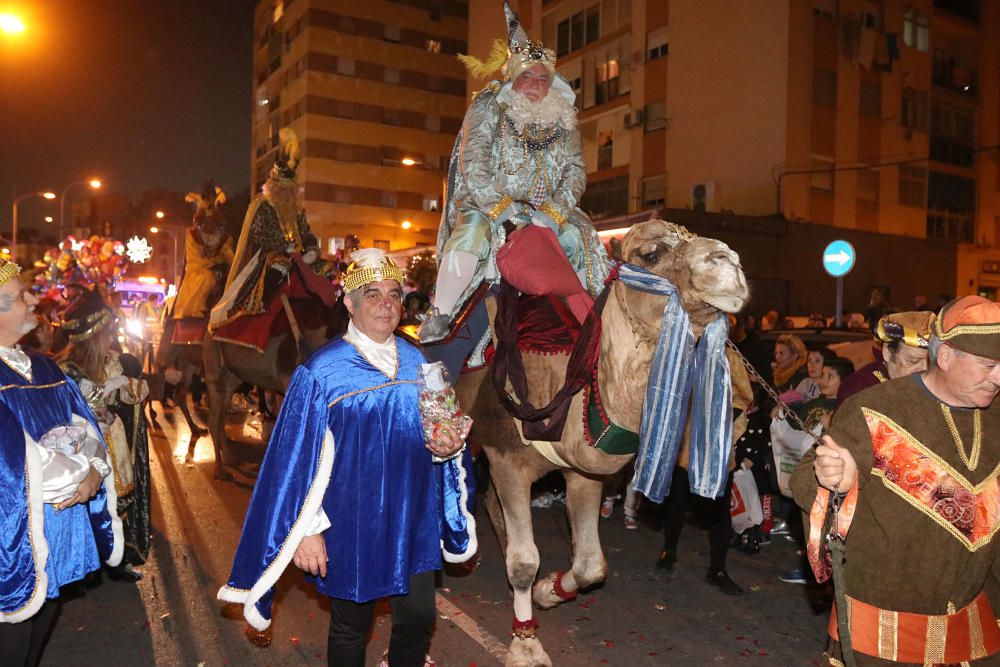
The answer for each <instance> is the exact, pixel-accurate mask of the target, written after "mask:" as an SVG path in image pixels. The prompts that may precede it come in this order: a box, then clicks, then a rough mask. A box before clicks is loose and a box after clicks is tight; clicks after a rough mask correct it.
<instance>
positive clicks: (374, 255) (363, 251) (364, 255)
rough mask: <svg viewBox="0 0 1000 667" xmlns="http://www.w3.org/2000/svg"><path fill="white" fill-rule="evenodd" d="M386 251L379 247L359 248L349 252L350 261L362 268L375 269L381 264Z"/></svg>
mask: <svg viewBox="0 0 1000 667" xmlns="http://www.w3.org/2000/svg"><path fill="white" fill-rule="evenodd" d="M385 257H386V253H385V250H382V249H381V248H360V249H359V250H355V251H354V252H352V253H351V261H352V262H354V265H355V266H357V267H359V268H362V269H375V268H378V267H380V266H382V262H384V261H385Z"/></svg>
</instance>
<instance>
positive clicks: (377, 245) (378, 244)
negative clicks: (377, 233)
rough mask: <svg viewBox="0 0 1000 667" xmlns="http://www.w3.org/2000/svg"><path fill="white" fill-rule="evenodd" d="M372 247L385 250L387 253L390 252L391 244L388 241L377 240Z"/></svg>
mask: <svg viewBox="0 0 1000 667" xmlns="http://www.w3.org/2000/svg"><path fill="white" fill-rule="evenodd" d="M372 247H373V248H378V249H379V250H385V251H386V252H388V251H389V242H388V241H386V240H385V239H375V240H374V241H372Z"/></svg>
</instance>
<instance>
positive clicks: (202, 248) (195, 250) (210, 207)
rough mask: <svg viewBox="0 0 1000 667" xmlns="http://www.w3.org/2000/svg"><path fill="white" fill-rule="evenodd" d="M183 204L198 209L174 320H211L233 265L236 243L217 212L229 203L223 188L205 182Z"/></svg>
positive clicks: (188, 239) (189, 236) (187, 237)
mask: <svg viewBox="0 0 1000 667" xmlns="http://www.w3.org/2000/svg"><path fill="white" fill-rule="evenodd" d="M184 200H185V201H188V202H194V203H195V205H196V206H197V209H196V210H195V213H194V219H193V220H192V224H191V227H190V228H189V229H188V231H187V234H185V239H184V277H183V278H182V280H181V285H180V289H179V290H178V291H177V299H176V300H175V302H174V309H173V319H175V320H183V319H188V318H205V317H208V313H209V310H211V308H212V305H213V301H214V300H213V292H215V291H216V289H218V288H219V287H220V283H222V281H223V280H224V276H225V275H226V273H223V272H228V271H229V266H230V265H231V264H232V263H233V239H232V237H231V236H230V235H229V234H227V233H226V225H225V219H224V218H223V216H222V214H221V212H220V211H219V209H218V207H219V206H220V205H222V204H224V203H225V202H226V194H225V193H224V192H223V191H222V188H220V187H218V186H216V185H215V182H214V181H211V180H210V181H206V182H205V185H204V186H203V188H202V191H201V193H198V192H189V193H188V195H187V196H186V197H185V198H184ZM214 296H216V297H217V296H218V294H215V295H214ZM201 326H202V328H204V326H205V324H204V323H202V325H201ZM175 342H176V341H175Z"/></svg>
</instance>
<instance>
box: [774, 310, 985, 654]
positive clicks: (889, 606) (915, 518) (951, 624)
mask: <svg viewBox="0 0 1000 667" xmlns="http://www.w3.org/2000/svg"><path fill="white" fill-rule="evenodd" d="M998 334H1000V304H996V303H993V302H991V301H987V300H986V299H983V298H981V297H978V296H966V297H962V298H960V299H957V300H955V301H952V302H951V303H949V304H948V305H947V306H945V307H944V308H943V309H942V311H941V314H940V316H939V317H938V320H937V322H935V324H934V328H933V331H932V335H931V339H930V342H929V345H928V348H929V356H930V367H929V368H928V370H927V371H925V372H924V373H920V374H914V375H911V376H908V377H901V378H898V379H895V380H890V381H889V382H886V383H884V384H880V385H877V386H874V387H871V388H869V389H866V390H865V391H862V392H861V393H859V394H856V395H855V396H852V397H851V398H850V399H848V400H847V401H846V402H845V403H844V404H843V405H842V406H841V407H840V409H838V411H837V413H836V415H835V417H834V420H833V424H832V426H831V428H830V432H829V434H828V435H826V436H824V438H823V444H822V445H821V446H819V447H817V448H816V450H815V451H814V452H809V453H808V454H807V455H806V456H805V457H803V460H802V463H801V464H800V465H799V467H798V468H797V469H796V471H795V473H794V474H793V476H792V481H791V485H792V490H793V493H794V495H795V500H796V501H797V502H798V504H799V505H800V506H801V507H802V508H804V509H805V510H806V511H810V509H811V513H810V526H809V530H810V544H809V556H810V563H811V564H812V566H813V569H814V571H815V573H816V576H817V579H819V580H820V581H822V580H824V579H826V577H827V576H829V572H830V561H829V560H828V559H827V558H826V557H825V555H824V553H823V551H822V545H821V540H822V539H823V537H824V533H825V528H824V521H825V519H826V515H827V507H828V505H829V504H830V501H831V496H832V494H839V496H840V498H841V508H840V512H839V515H838V520H837V526H836V529H837V532H838V533H839V535H841V536H842V537H843V539H844V545H845V546H844V548H845V551H846V558H845V562H844V565H843V567H844V582H845V585H844V589H845V590H844V592H845V593H846V596H847V607H848V609H847V615H848V617H849V619H850V628H851V637H850V639H851V645H852V648H853V653H854V658H855V661H856V664H858V665H861V666H867V665H900V664H905V665H909V664H915V665H938V664H952V663H967V662H971V663H972V664H973V665H986V664H990V665H992V664H1000V628H998V626H997V617H996V613H995V612H994V609H998V608H1000V596H997V595H996V593H998V592H1000V588H998V586H997V581H998V575H1000V567H998V564H997V556H998V553H1000V540H998V539H996V533H997V529H998V528H1000V483H998V475H1000V446H998V444H997V443H998V440H1000V408H997V407H994V405H993V403H994V399H995V398H996V395H997V393H998V391H1000V335H998ZM829 634H830V644H829V648H828V651H827V657H828V658H829V661H830V664H831V665H843V664H844V663H843V662H842V660H843V656H842V647H841V644H840V642H839V641H838V640H839V633H838V629H837V623H836V610H835V611H834V614H833V615H832V616H831V623H830V626H829Z"/></svg>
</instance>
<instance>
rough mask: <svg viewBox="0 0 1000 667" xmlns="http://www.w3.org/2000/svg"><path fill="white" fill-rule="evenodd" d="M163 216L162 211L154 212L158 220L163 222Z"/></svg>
mask: <svg viewBox="0 0 1000 667" xmlns="http://www.w3.org/2000/svg"><path fill="white" fill-rule="evenodd" d="M164 215H165V214H164V213H163V211H157V212H156V217H157V218H159V219H160V220H163V217H164Z"/></svg>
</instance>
